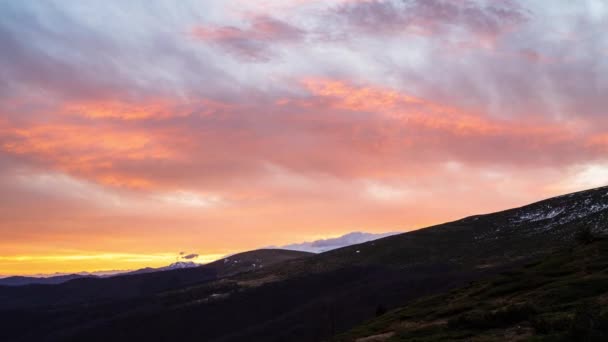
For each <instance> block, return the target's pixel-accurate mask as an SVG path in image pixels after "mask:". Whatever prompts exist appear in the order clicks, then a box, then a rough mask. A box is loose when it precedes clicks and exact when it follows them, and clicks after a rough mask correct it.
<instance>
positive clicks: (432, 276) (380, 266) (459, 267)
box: [0, 188, 608, 341]
mask: <svg viewBox="0 0 608 342" xmlns="http://www.w3.org/2000/svg"><path fill="white" fill-rule="evenodd" d="M607 233H608V188H598V189H593V190H588V191H583V192H578V193H574V194H569V195H565V196H560V197H556V198H551V199H548V200H544V201H541V202H538V203H534V204H530V205H527V206H524V207H520V208H515V209H510V210H505V211H502V212H497V213H493V214H487V215H478V216H472V217H467V218H464V219H461V220H457V221H454V222H449V223H444V224H440V225H436V226H433V227H429V228H425V229H420V230H417V231H413V232H408V233H403V234H397V235H393V236H388V237H384V238H381V239H377V240H373V241H368V242H365V243H361V244H356V245H352V246H348V247H343V248H338V249H333V250H331V251H327V252H323V253H320V254H312V253H306V252H298V251H290V250H274V249H265V250H258V251H251V252H246V253H241V254H238V255H234V256H230V257H228V258H225V259H221V260H218V261H216V262H214V263H211V264H208V265H203V266H200V267H193V268H185V269H177V270H169V271H163V272H149V273H142V274H126V275H120V276H116V277H111V278H83V279H74V280H70V281H67V282H65V283H62V284H58V285H27V286H13V287H8V286H4V287H3V286H0V321H1V322H3V323H4V325H5V327H4V328H3V329H0V340H3V341H40V340H44V341H173V340H179V341H321V340H332V339H334V340H339V341H386V340H400V339H402V340H406V341H409V340H416V339H419V340H445V341H451V340H459V339H460V340H475V338H476V337H479V338H480V339H481V340H488V341H493V340H496V341H502V340H513V339H516V338H522V339H525V338H533V337H534V338H536V339H537V340H547V341H549V340H568V336H570V337H572V336H573V335H572V334H575V335H574V336H576V334H582V335H580V336H592V337H593V336H596V337H597V336H599V339H586V340H606V339H604V337H606V336H605V335H602V334H604V332H603V330H602V329H603V328H602V323H601V322H604V321H603V319H604V318H606V317H605V316H606V312H605V310H603V309H601V308H602V305H603V304H605V303H606V298H608V276H606V271H607V270H608V268H607V267H608V258H607V256H606V251H607V250H608V249H607V248H606V242H605V241H606V240H603V236H605V235H606V234H607ZM429 296H431V297H429ZM432 296H436V297H432ZM433 298H439V299H436V300H435V299H433ZM587 301H589V303H587ZM450 303H451V304H450ZM528 304H529V305H528ZM585 305H587V306H585ZM597 305H599V307H600V309H599V310H596V309H595V308H596V306H597ZM408 308H409V309H408ZM554 313H555V314H554ZM377 316H381V317H379V318H378V319H377V320H374V321H370V320H372V319H374V318H375V317H377ZM365 322H369V324H368V323H365ZM589 322H591V323H589ZM425 329H426V330H425ZM570 340H572V339H570Z"/></svg>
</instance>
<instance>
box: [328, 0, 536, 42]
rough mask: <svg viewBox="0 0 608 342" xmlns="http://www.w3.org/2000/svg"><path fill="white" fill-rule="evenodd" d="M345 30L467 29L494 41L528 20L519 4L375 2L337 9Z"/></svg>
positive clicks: (431, 32) (427, 31)
mask: <svg viewBox="0 0 608 342" xmlns="http://www.w3.org/2000/svg"><path fill="white" fill-rule="evenodd" d="M333 15H334V16H335V18H337V19H338V20H341V21H342V22H343V23H344V24H345V25H346V28H345V30H350V31H353V32H365V33H369V34H395V33H414V34H419V35H439V34H442V35H446V34H449V33H450V32H452V31H455V30H458V29H464V30H466V31H467V32H468V33H470V34H471V35H472V36H473V37H477V38H482V39H486V40H494V39H496V38H497V37H498V36H499V35H500V34H502V33H503V32H505V31H507V30H510V29H512V28H513V27H514V26H515V25H518V24H520V23H522V22H524V21H526V20H527V19H528V12H527V11H526V10H525V9H524V8H523V7H522V6H520V5H519V4H518V3H517V2H515V1H501V2H495V1H468V0H465V1H445V0H406V1H393V0H373V1H357V2H346V3H344V4H341V5H339V6H337V7H336V8H335V9H333Z"/></svg>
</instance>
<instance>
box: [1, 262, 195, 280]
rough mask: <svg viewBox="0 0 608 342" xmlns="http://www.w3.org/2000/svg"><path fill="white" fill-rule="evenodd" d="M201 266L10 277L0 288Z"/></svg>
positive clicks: (184, 265)
mask: <svg viewBox="0 0 608 342" xmlns="http://www.w3.org/2000/svg"><path fill="white" fill-rule="evenodd" d="M200 265H201V264H197V263H195V262H193V261H178V262H174V263H172V264H171V265H168V266H164V267H158V268H152V267H146V268H142V269H139V270H135V271H114V272H94V273H88V272H82V273H75V274H61V275H51V276H39V277H24V276H12V277H6V278H1V279H0V286H23V285H30V284H47V285H56V284H61V283H65V282H67V281H70V280H73V279H80V278H109V277H114V276H117V275H126V274H142V273H150V272H159V271H169V270H177V269H183V268H191V267H198V266H200Z"/></svg>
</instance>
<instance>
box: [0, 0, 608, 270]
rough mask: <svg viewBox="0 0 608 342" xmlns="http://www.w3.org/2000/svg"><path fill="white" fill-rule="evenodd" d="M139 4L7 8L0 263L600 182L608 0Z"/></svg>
mask: <svg viewBox="0 0 608 342" xmlns="http://www.w3.org/2000/svg"><path fill="white" fill-rule="evenodd" d="M542 3H545V4H544V5H543V4H542ZM134 4H135V2H123V1H97V2H88V1H72V2H66V1H41V2H34V1H10V2H9V1H6V2H3V3H2V4H0V189H1V195H0V203H2V205H0V276H3V275H16V274H18V275H30V274H44V273H54V272H62V273H68V272H80V271H108V270H131V269H137V268H141V267H159V266H165V265H167V264H170V263H172V262H175V261H176V260H177V259H179V253H180V252H183V251H186V252H188V253H197V254H200V257H199V258H198V259H197V260H196V262H200V263H203V262H209V261H213V260H216V259H219V258H222V257H223V256H225V255H229V254H232V253H237V252H241V251H246V250H251V249H255V248H262V247H266V246H282V245H287V244H290V243H298V242H303V241H312V240H315V239H319V238H328V237H335V236H339V235H342V234H345V233H348V232H353V231H361V232H371V233H384V232H394V231H408V230H413V229H417V228H421V227H425V226H429V225H433V224H438V223H442V222H445V221H449V220H452V219H458V218H461V217H465V216H467V215H472V214H478V213H480V212H491V211H496V210H501V209H506V208H510V207H514V206H519V205H524V204H527V203H529V202H533V201H536V200H539V199H542V198H545V197H549V196H553V195H559V194H562V193H566V192H570V191H576V190H583V189H587V188H591V187H595V186H603V185H607V184H608V133H607V132H608V112H607V108H608V100H607V94H608V38H606V34H605V29H606V27H608V3H607V2H605V1H602V0H585V1H567V0H560V1H551V5H550V6H549V5H547V4H546V2H545V1H523V0H522V1H517V0H504V1H490V0H480V1H439V0H408V1H396V0H395V1H393V0H358V1H353V0H349V1H344V0H341V1H316V0H310V1H303V0H269V1H262V2H260V1H241V0H235V1H219V0H217V1H216V0H212V1H180V2H172V1H151V2H150V3H149V4H148V3H146V5H145V6H135V5H134Z"/></svg>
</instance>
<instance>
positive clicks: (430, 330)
mask: <svg viewBox="0 0 608 342" xmlns="http://www.w3.org/2000/svg"><path fill="white" fill-rule="evenodd" d="M606 304H608V240H606V239H602V240H598V241H595V242H591V243H588V244H582V245H579V246H576V247H573V248H566V249H564V250H563V251H560V252H558V253H554V254H552V255H550V256H549V257H547V258H545V259H544V260H542V261H536V262H532V263H528V264H526V265H525V266H523V267H521V268H519V269H516V270H513V271H509V272H504V273H502V274H500V275H499V276H496V277H494V278H492V279H487V280H485V281H478V282H475V283H471V284H469V286H466V287H463V288H460V289H457V290H453V291H450V292H449V293H445V294H441V295H437V296H433V297H428V298H423V299H421V300H418V301H416V302H414V303H412V304H410V305H408V306H406V307H402V308H399V309H396V310H392V311H389V312H388V313H386V314H385V315H383V316H381V317H378V318H376V319H374V320H372V321H370V322H367V323H366V324H363V325H361V326H359V327H357V328H355V329H353V330H351V331H349V332H347V333H345V334H342V335H339V336H337V337H336V338H335V340H337V341H354V340H357V339H358V338H362V337H365V336H373V335H379V334H382V333H387V332H392V333H393V334H392V335H390V336H389V335H387V338H386V339H385V340H387V341H457V340H463V341H464V340H466V341H504V340H522V341H569V340H577V341H605V340H608V306H607V305H606Z"/></svg>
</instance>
